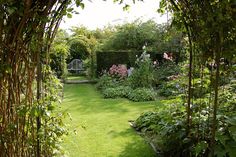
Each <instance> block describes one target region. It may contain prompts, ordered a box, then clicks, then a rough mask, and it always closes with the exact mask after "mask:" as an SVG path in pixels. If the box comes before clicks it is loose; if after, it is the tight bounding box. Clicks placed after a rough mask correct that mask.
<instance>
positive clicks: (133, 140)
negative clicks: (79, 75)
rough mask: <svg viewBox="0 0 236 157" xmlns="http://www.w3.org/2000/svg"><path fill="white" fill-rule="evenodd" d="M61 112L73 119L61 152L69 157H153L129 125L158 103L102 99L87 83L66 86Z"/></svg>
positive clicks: (66, 120) (146, 145)
mask: <svg viewBox="0 0 236 157" xmlns="http://www.w3.org/2000/svg"><path fill="white" fill-rule="evenodd" d="M64 92H65V96H64V100H63V103H62V110H63V111H66V112H68V113H70V115H71V117H72V119H71V120H70V118H69V117H68V118H66V119H65V123H66V124H67V125H68V126H67V127H68V128H69V130H70V133H69V135H68V136H65V138H64V142H63V145H62V147H63V149H64V150H66V152H67V154H68V156H69V157H154V156H155V154H154V152H153V150H152V149H151V147H150V146H149V145H148V144H147V143H146V142H145V141H144V139H143V138H142V137H140V136H139V135H138V134H137V133H136V132H135V131H134V130H133V129H132V128H131V127H130V126H129V123H128V121H129V120H134V119H136V118H137V117H138V116H139V115H140V114H141V113H142V112H144V111H146V110H151V109H153V108H154V107H155V105H156V104H157V102H142V103H141V102H139V103H138V102H131V101H128V100H126V99H103V98H102V96H101V95H100V94H99V93H98V91H96V89H95V87H94V86H93V85H90V84H75V85H72V84H66V85H65V88H64Z"/></svg>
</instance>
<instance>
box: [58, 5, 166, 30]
mask: <svg viewBox="0 0 236 157" xmlns="http://www.w3.org/2000/svg"><path fill="white" fill-rule="evenodd" d="M125 2H130V3H129V4H130V9H129V10H128V11H123V9H122V8H123V6H124V4H123V5H122V4H121V5H120V4H118V3H113V0H107V1H104V0H84V4H85V8H84V9H83V10H82V9H80V8H77V9H76V10H77V11H78V12H79V14H77V15H76V14H74V15H73V17H72V18H67V17H64V18H63V21H62V22H61V24H60V28H62V29H69V28H70V27H71V26H80V25H83V26H86V27H88V28H89V29H91V30H92V29H96V28H103V27H104V26H107V25H108V24H110V25H117V24H122V23H125V22H132V21H134V20H136V19H137V18H140V19H141V20H142V21H147V20H149V19H153V20H154V21H156V22H157V23H164V22H166V21H167V17H166V15H160V14H159V13H157V9H158V7H159V0H144V2H140V1H139V2H136V3H135V4H132V0H126V1H125Z"/></svg>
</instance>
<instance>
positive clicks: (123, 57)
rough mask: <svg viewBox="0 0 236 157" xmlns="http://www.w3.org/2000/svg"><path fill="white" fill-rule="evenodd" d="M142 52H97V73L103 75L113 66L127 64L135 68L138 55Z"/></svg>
mask: <svg viewBox="0 0 236 157" xmlns="http://www.w3.org/2000/svg"><path fill="white" fill-rule="evenodd" d="M141 53H142V51H105V52H96V55H97V73H98V74H101V72H102V71H103V70H108V69H109V68H110V67H111V66H112V65H113V64H115V65H118V64H126V65H128V66H135V60H136V55H138V56H139V55H140V54H141Z"/></svg>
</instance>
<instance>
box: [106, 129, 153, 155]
mask: <svg viewBox="0 0 236 157" xmlns="http://www.w3.org/2000/svg"><path fill="white" fill-rule="evenodd" d="M108 134H110V135H111V136H112V137H113V138H117V137H118V138H119V137H120V136H122V137H131V138H132V139H134V141H132V142H129V143H126V145H125V146H124V150H123V151H122V152H121V153H120V154H119V155H118V157H156V154H155V152H154V151H153V150H152V148H151V146H150V145H149V144H148V143H145V141H144V139H143V138H141V137H140V138H137V136H139V135H137V133H136V132H135V130H134V129H133V128H131V127H130V128H128V129H126V130H124V131H121V132H116V131H114V130H112V131H110V132H108ZM144 143H145V144H144Z"/></svg>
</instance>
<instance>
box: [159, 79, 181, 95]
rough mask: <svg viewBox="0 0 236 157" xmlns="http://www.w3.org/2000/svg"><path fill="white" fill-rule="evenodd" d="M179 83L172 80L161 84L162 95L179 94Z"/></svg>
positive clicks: (160, 92)
mask: <svg viewBox="0 0 236 157" xmlns="http://www.w3.org/2000/svg"><path fill="white" fill-rule="evenodd" d="M176 86H177V84H174V83H172V82H167V83H163V84H162V85H160V86H159V94H160V96H164V97H169V96H176V95H177V94H178V89H177V87H176Z"/></svg>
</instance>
